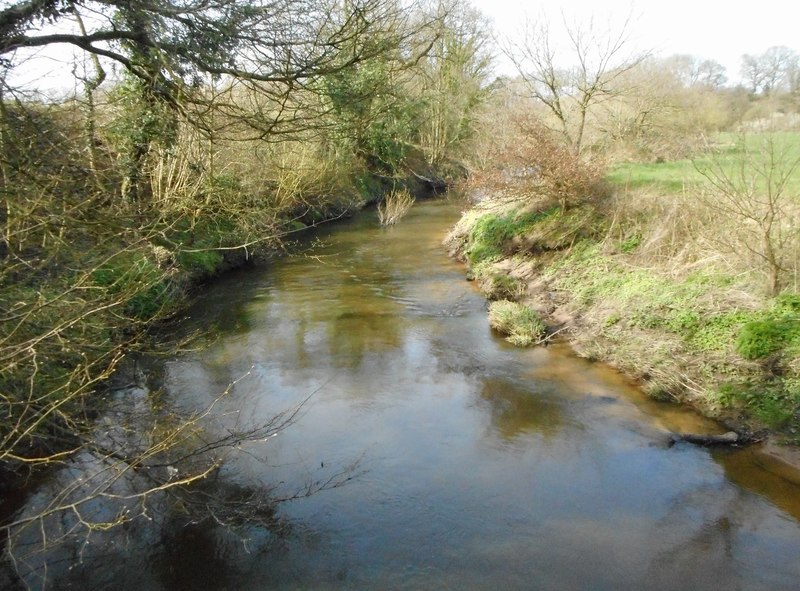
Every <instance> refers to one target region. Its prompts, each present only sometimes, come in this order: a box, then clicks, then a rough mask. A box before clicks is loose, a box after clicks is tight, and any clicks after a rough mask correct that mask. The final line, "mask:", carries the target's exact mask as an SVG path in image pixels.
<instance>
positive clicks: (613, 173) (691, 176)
mask: <svg viewBox="0 0 800 591" xmlns="http://www.w3.org/2000/svg"><path fill="white" fill-rule="evenodd" d="M770 143H771V144H772V147H773V151H774V153H775V154H778V155H782V156H783V157H784V158H786V159H787V160H791V159H793V158H794V159H796V158H797V157H798V156H800V133H798V132H781V133H751V134H747V135H741V134H736V133H719V134H717V135H716V136H715V137H714V138H713V141H712V142H711V143H710V145H709V147H708V148H707V149H706V150H703V151H701V152H699V153H698V154H696V155H695V156H694V157H693V158H691V159H682V160H672V161H665V162H655V163H654V162H622V163H619V164H617V165H616V166H614V167H613V168H612V169H611V170H610V171H609V173H608V174H607V175H606V180H607V181H609V182H610V183H612V184H613V185H615V186H616V187H618V188H622V189H623V190H630V189H641V188H650V189H654V190H657V191H661V192H663V193H664V194H666V195H678V194H681V193H683V192H686V191H688V192H692V190H693V189H696V188H697V187H699V186H701V185H702V184H703V183H704V177H703V175H702V174H701V173H700V172H699V170H703V169H708V168H709V167H713V166H720V167H721V168H723V169H725V170H728V171H731V172H733V173H734V175H735V174H736V172H737V171H738V170H739V169H740V167H741V163H742V160H743V159H744V158H746V159H748V160H749V161H750V162H751V166H752V167H755V168H764V167H766V166H767V165H768V159H769V157H770V156H769V152H770V150H769V144H770ZM698 169H699V170H698ZM787 191H790V192H794V193H797V194H800V175H793V177H792V178H791V179H790V182H789V185H788V186H787Z"/></svg>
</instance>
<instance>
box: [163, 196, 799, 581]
mask: <svg viewBox="0 0 800 591" xmlns="http://www.w3.org/2000/svg"><path fill="white" fill-rule="evenodd" d="M457 213H458V212H457V209H456V208H455V207H452V206H449V205H447V204H442V203H430V204H425V205H423V206H421V207H419V208H415V210H412V212H411V214H410V215H409V217H408V218H407V219H406V220H405V221H404V222H403V223H402V224H400V225H399V226H397V227H396V228H392V229H388V230H387V229H383V228H380V227H379V226H378V225H377V224H376V223H375V220H374V219H370V217H369V216H364V217H362V218H360V219H358V220H353V221H351V222H348V224H347V228H346V229H344V230H342V229H337V231H336V232H335V233H331V234H330V235H328V236H327V237H326V240H327V244H326V246H325V247H324V248H323V249H321V250H320V251H318V252H319V254H320V256H322V257H323V258H322V261H323V264H318V263H317V262H312V261H311V260H304V259H302V258H297V259H288V260H285V261H281V262H279V263H276V264H275V265H274V266H273V268H271V269H269V270H267V271H266V272H258V271H256V272H253V273H250V274H248V275H246V276H240V277H236V278H235V279H234V280H232V281H231V283H230V285H228V286H226V285H225V282H221V283H220V284H219V285H218V286H216V287H215V288H214V290H213V293H212V295H210V296H209V298H208V299H207V300H206V301H204V302H202V303H201V304H200V305H199V306H198V308H197V309H196V310H195V312H194V314H193V316H195V317H196V318H198V322H199V324H201V325H207V324H213V323H217V324H218V326H220V327H227V328H225V330H226V331H227V332H225V333H224V335H223V337H222V338H221V339H220V340H219V341H218V342H216V343H214V344H213V345H212V346H210V347H209V348H208V349H207V350H205V351H203V352H201V353H197V354H194V355H187V356H185V357H183V358H181V359H179V360H176V361H174V362H173V363H171V364H170V365H169V367H168V372H167V374H168V376H167V384H168V389H169V391H170V395H171V396H172V397H173V398H175V399H177V400H180V401H182V403H183V404H185V405H192V404H197V405H200V404H203V403H206V404H207V402H208V400H209V399H211V398H212V397H213V396H216V395H218V394H219V393H220V392H222V391H224V390H225V389H226V388H228V386H229V384H230V383H231V382H233V381H236V380H238V381H237V382H236V384H235V386H234V387H233V388H231V389H230V394H229V395H228V396H227V397H226V398H225V399H224V400H222V401H221V402H220V409H221V410H222V411H223V418H222V419H221V420H220V424H219V428H220V429H222V430H224V429H226V428H231V427H232V426H234V425H243V424H247V423H248V422H252V423H256V422H258V421H259V420H265V419H268V418H269V417H271V416H273V415H274V414H275V413H277V412H280V411H281V410H285V409H286V408H291V407H293V406H294V405H297V404H300V403H302V402H303V401H306V400H307V402H306V403H305V404H304V406H303V408H302V412H301V413H300V415H299V416H298V418H297V421H296V423H295V424H294V425H293V426H292V427H291V428H290V429H287V430H286V431H284V432H282V433H281V434H280V436H278V437H275V438H274V439H272V440H270V441H269V442H268V443H267V444H265V445H264V446H263V447H259V448H257V449H252V450H250V449H248V450H243V451H242V453H240V454H238V455H235V456H234V457H232V459H231V460H230V461H229V463H228V465H227V466H226V468H225V475H226V476H227V477H230V478H232V479H235V480H236V481H237V482H239V483H241V484H242V485H246V484H247V485H252V484H253V483H274V484H275V485H276V486H277V489H276V492H277V493H278V494H292V492H294V491H297V490H301V489H302V486H303V485H304V483H307V482H309V481H321V480H324V479H325V478H327V477H329V476H331V475H333V474H335V473H336V472H337V471H339V470H341V469H342V468H343V467H346V466H348V465H349V464H350V462H352V461H353V460H355V459H360V460H361V467H362V468H363V469H364V470H366V472H365V473H364V474H362V475H361V476H360V477H359V478H357V479H355V480H353V481H352V482H350V483H348V485H347V486H346V487H343V488H337V489H335V490H331V491H327V492H325V493H322V494H319V495H315V496H312V497H309V498H307V499H303V500H299V501H296V502H292V503H289V504H284V505H282V506H281V509H280V512H279V516H280V517H281V518H282V519H284V520H286V521H287V522H289V523H292V524H295V528H294V530H293V531H292V532H291V534H290V535H288V536H286V537H285V538H280V539H276V538H272V537H270V534H269V533H268V532H266V533H265V531H261V532H260V533H259V532H255V531H253V532H250V534H249V535H250V536H252V538H253V539H255V540H259V542H260V543H259V544H257V550H255V551H254V553H253V554H252V555H248V554H246V553H242V552H240V549H241V546H237V545H236V544H232V543H231V542H230V540H229V539H225V538H223V537H220V534H219V533H218V532H216V533H215V532H214V528H206V529H203V528H201V530H200V531H191V532H184V531H180V530H175V531H173V532H172V533H171V534H170V536H168V538H167V539H166V543H165V547H169V548H170V552H171V554H169V555H167V556H166V557H165V556H162V557H161V559H160V562H159V561H156V564H157V565H158V567H157V569H156V570H157V572H158V578H159V580H160V581H161V582H160V583H159V585H160V586H156V587H155V588H189V587H191V586H193V585H195V586H202V587H203V588H208V589H223V588H236V589H242V590H245V589H254V590H255V589H265V588H270V589H311V588H313V589H367V588H374V589H383V588H386V589H420V588H429V589H440V588H441V589H446V588H453V589H486V588H490V587H494V586H500V587H502V588H504V589H530V588H531V587H533V588H537V589H554V590H555V589H558V590H563V589H588V588H591V589H609V590H611V589H622V588H635V589H645V588H646V589H665V590H666V589H686V588H696V589H716V588H719V586H720V585H726V586H728V587H730V588H731V589H738V588H741V589H745V588H746V589H792V588H794V587H795V586H796V582H797V580H799V579H798V578H799V577H800V572H798V561H797V560H796V557H797V556H798V555H800V526H798V523H797V519H796V518H797V513H795V512H794V511H795V510H796V508H795V505H796V500H797V499H798V498H800V494H799V493H798V488H797V487H793V488H792V487H788V488H785V489H780V488H776V487H770V488H769V490H766V489H763V490H762V489H759V488H758V487H759V486H760V485H757V484H755V483H756V482H759V481H763V478H762V476H763V471H762V472H759V469H758V468H757V466H756V467H754V464H753V462H752V461H751V460H747V459H742V460H741V461H742V462H743V463H744V464H745V465H746V466H747V467H743V466H741V465H738V464H737V462H738V460H732V459H731V458H733V457H734V456H730V457H728V456H724V457H723V456H712V455H711V454H709V452H708V451H706V450H704V449H699V448H693V447H691V446H683V445H678V446H675V447H674V448H672V449H668V448H667V447H666V445H664V442H665V439H664V435H665V434H666V433H667V432H669V431H671V430H686V431H708V430H711V429H715V428H717V427H716V426H715V425H713V424H712V423H709V422H708V421H705V420H703V419H701V418H699V417H698V416H697V415H694V414H693V413H690V412H688V411H685V410H676V409H675V408H674V407H669V406H664V405H659V404H656V403H653V402H651V401H648V400H646V399H645V398H644V397H642V396H641V395H640V394H639V393H638V391H636V390H635V389H633V388H632V387H631V385H630V384H628V383H627V382H626V381H625V380H624V379H623V378H621V377H620V376H618V375H617V374H615V373H613V372H611V371H609V370H607V369H603V368H602V367H600V366H597V365H593V364H590V363H588V362H584V361H581V360H577V359H574V358H573V357H571V356H570V355H569V353H568V351H565V350H564V349H563V348H561V347H550V348H547V349H543V348H540V349H533V350H518V349H513V348H511V347H510V346H508V345H507V344H506V343H505V342H504V341H502V340H500V339H497V338H494V337H493V336H492V335H491V332H490V331H489V328H488V326H487V322H486V314H485V302H484V301H483V299H482V298H481V297H480V295H478V294H477V293H476V292H475V291H474V290H473V288H472V286H470V285H468V284H466V283H465V282H464V281H463V269H461V268H460V267H459V266H458V265H456V264H455V263H453V262H452V261H449V260H448V259H447V258H446V257H445V256H444V254H443V253H442V251H441V247H440V241H441V237H442V235H443V233H444V231H445V229H446V227H447V225H448V224H450V223H452V221H454V220H455V219H456V217H457ZM214 294H216V295H214ZM231 315H232V316H233V317H234V318H235V320H230V316H231ZM215 318H223V319H224V318H228V319H227V320H219V321H217V320H215ZM243 326H247V327H248V330H240V328H241V327H243ZM243 376H244V377H243ZM309 396H311V398H310V399H309ZM226 421H228V422H226ZM737 457H743V456H737ZM749 470H752V472H748V471H749ZM750 491H757V492H759V493H763V494H766V495H768V498H764V497H762V496H759V495H758V494H752V492H750ZM792 516H794V517H792ZM234 549H236V550H234ZM177 554H181V556H178V555H177ZM170 555H171V556H172V557H173V558H171V559H170V558H169V556H170ZM207 557H208V560H207V562H205V565H206V566H208V569H207V571H206V570H204V568H205V567H203V569H198V570H196V571H190V567H189V566H188V565H190V564H191V562H192V561H194V562H197V561H198V560H202V561H206V558H207ZM190 558H191V559H190ZM183 565H186V566H183ZM204 573H205V574H204ZM676 573H677V574H676Z"/></svg>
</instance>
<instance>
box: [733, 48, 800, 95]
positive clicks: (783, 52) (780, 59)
mask: <svg viewBox="0 0 800 591" xmlns="http://www.w3.org/2000/svg"><path fill="white" fill-rule="evenodd" d="M797 63H798V55H797V53H796V52H795V51H793V50H792V49H790V48H788V47H784V46H781V45H776V46H774V47H770V48H769V49H767V50H766V51H765V52H764V53H762V54H759V55H750V54H745V55H743V56H742V66H741V70H740V72H741V74H742V78H744V80H745V82H746V83H747V86H748V88H749V89H750V92H751V93H752V94H758V93H764V94H769V93H771V92H776V91H778V90H781V89H786V90H789V91H791V90H792V88H793V87H794V86H795V84H796V82H797V80H796V78H797V73H796V72H797Z"/></svg>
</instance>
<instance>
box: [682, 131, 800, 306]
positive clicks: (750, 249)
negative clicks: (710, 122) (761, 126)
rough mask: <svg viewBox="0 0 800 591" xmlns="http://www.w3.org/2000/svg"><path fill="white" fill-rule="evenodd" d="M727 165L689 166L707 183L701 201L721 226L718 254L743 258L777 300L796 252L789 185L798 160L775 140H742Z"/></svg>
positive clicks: (716, 160) (716, 159)
mask: <svg viewBox="0 0 800 591" xmlns="http://www.w3.org/2000/svg"><path fill="white" fill-rule="evenodd" d="M737 150H738V151H739V152H740V153H739V154H737V155H736V156H735V157H734V158H733V160H732V159H731V157H730V156H726V155H724V154H721V153H718V152H713V151H712V153H711V154H712V155H711V158H710V160H709V163H708V164H697V163H696V164H695V168H696V169H697V170H698V172H699V173H700V174H701V175H703V177H704V178H705V180H706V182H707V186H706V189H705V192H704V193H703V200H704V202H705V203H706V205H707V206H708V207H709V208H711V209H712V210H713V211H716V212H718V213H719V214H720V216H719V218H717V219H715V224H717V225H722V224H724V225H725V226H726V230H725V231H724V232H719V231H718V228H717V231H716V232H709V235H715V236H722V238H718V239H717V241H718V242H719V243H720V245H721V246H723V247H724V248H726V249H728V250H730V251H732V252H736V253H742V252H746V253H749V254H750V255H751V256H752V257H753V258H754V259H755V260H756V261H757V265H758V267H760V268H761V269H763V272H764V274H765V275H766V278H767V280H766V291H767V293H769V294H770V295H778V294H779V293H780V291H781V289H782V288H783V287H784V286H785V277H786V274H787V273H788V272H790V271H791V270H792V265H793V261H794V260H795V259H796V248H797V246H798V236H797V225H796V223H797V220H798V209H797V195H796V194H794V193H793V191H792V189H791V185H790V182H791V179H792V178H793V177H794V176H795V175H796V173H797V171H798V169H800V156H799V155H798V154H797V152H796V150H794V149H793V146H791V145H788V144H787V143H786V142H782V141H781V140H780V138H779V137H776V136H772V135H770V136H767V138H766V139H765V140H764V141H763V142H756V141H755V140H748V138H747V137H742V138H741V139H740V140H739V142H738V144H737Z"/></svg>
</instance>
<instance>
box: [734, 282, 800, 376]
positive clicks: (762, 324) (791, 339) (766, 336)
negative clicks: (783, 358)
mask: <svg viewBox="0 0 800 591" xmlns="http://www.w3.org/2000/svg"><path fill="white" fill-rule="evenodd" d="M736 351H737V353H739V355H741V356H742V357H744V358H745V359H751V360H755V359H763V358H765V357H768V356H770V355H772V354H775V353H777V352H779V351H786V353H787V354H789V355H797V354H798V353H800V296H797V295H784V296H779V297H778V298H776V299H775V301H774V302H773V305H772V307H771V308H769V309H767V310H764V311H762V312H761V313H760V314H759V315H758V316H757V317H755V318H753V319H752V320H750V321H749V322H747V323H746V324H744V325H743V326H742V328H741V330H740V331H739V334H738V336H737V339H736Z"/></svg>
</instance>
